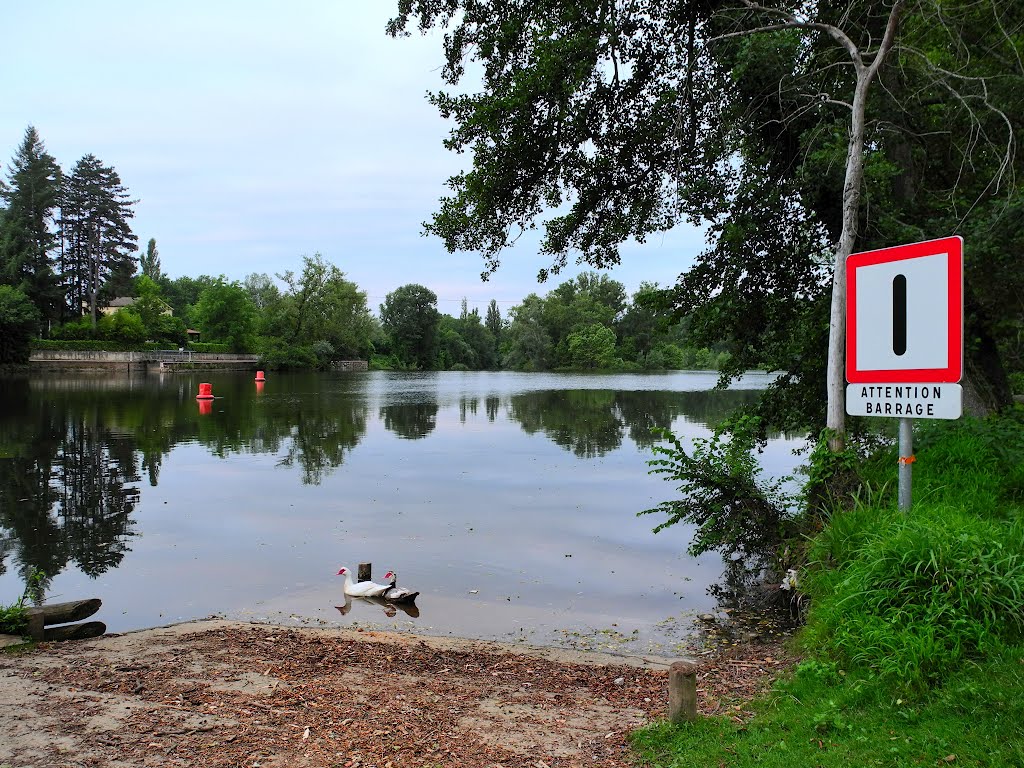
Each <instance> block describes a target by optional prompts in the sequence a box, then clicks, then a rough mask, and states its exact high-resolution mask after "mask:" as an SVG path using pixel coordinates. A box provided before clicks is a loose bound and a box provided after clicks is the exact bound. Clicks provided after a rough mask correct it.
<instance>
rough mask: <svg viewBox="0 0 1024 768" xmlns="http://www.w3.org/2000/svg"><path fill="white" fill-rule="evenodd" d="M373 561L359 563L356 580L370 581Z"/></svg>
mask: <svg viewBox="0 0 1024 768" xmlns="http://www.w3.org/2000/svg"><path fill="white" fill-rule="evenodd" d="M372 572H373V563H360V564H359V571H358V575H357V576H356V581H357V582H358V581H372V580H373V579H372V577H371V573H372Z"/></svg>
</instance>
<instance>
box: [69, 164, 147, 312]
mask: <svg viewBox="0 0 1024 768" xmlns="http://www.w3.org/2000/svg"><path fill="white" fill-rule="evenodd" d="M134 202H135V201H133V200H131V199H130V198H129V196H128V190H127V188H126V187H125V186H124V185H123V184H122V183H121V177H120V176H119V175H118V173H117V171H115V170H114V169H113V168H111V167H107V166H104V165H103V164H102V163H101V162H100V161H99V160H98V159H97V158H96V156H95V155H92V154H88V155H85V157H83V158H82V159H81V160H79V161H78V163H76V164H75V167H74V169H73V170H72V172H71V176H70V177H68V179H67V183H66V184H65V186H64V194H63V197H62V201H61V206H62V211H61V227H62V234H63V238H64V249H63V252H62V254H61V259H60V261H61V270H60V271H61V274H62V275H63V277H64V280H65V283H66V288H67V298H68V301H69V304H70V307H71V311H72V314H73V315H74V314H75V313H78V314H80V313H81V308H82V306H83V305H86V304H88V307H89V317H90V318H91V319H92V323H93V327H95V326H96V309H97V304H98V300H99V297H100V292H101V290H103V289H104V288H105V287H106V288H107V291H106V293H105V295H108V296H110V295H111V294H119V295H124V293H126V292H128V291H129V290H130V289H131V280H132V276H133V275H134V274H135V257H134V256H133V253H134V251H135V244H136V242H137V241H138V238H137V237H136V236H135V234H134V233H133V232H132V229H131V226H130V224H129V221H130V220H131V219H132V218H133V217H134V215H135V212H134V211H133V209H132V206H133V204H134Z"/></svg>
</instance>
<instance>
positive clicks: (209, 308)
mask: <svg viewBox="0 0 1024 768" xmlns="http://www.w3.org/2000/svg"><path fill="white" fill-rule="evenodd" d="M191 314H192V318H193V319H194V320H195V322H196V325H198V326H199V329H200V330H201V331H202V332H203V337H204V338H205V339H207V340H208V341H219V342H222V343H224V344H227V345H229V346H230V348H231V350H232V351H233V352H244V351H246V350H248V349H249V348H251V346H252V345H253V343H254V342H253V338H254V329H255V321H256V310H255V308H254V307H253V305H252V300H251V299H250V298H249V295H248V294H247V293H246V292H245V289H244V288H242V286H241V285H240V284H239V283H237V282H228V281H227V280H225V279H224V278H223V277H219V278H217V279H216V280H214V281H213V283H212V284H211V285H209V286H207V287H206V288H204V289H203V291H202V293H200V294H199V299H198V301H197V302H196V305H195V307H194V308H193V310H192V313H191Z"/></svg>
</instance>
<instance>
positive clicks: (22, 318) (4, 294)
mask: <svg viewBox="0 0 1024 768" xmlns="http://www.w3.org/2000/svg"><path fill="white" fill-rule="evenodd" d="M38 324H39V310H37V309H36V307H35V305H33V304H32V302H31V301H30V300H29V297H28V296H26V295H25V294H24V293H23V292H22V291H20V290H18V289H17V288H12V287H11V286H9V285H0V363H25V362H28V355H29V341H30V340H31V338H32V334H33V333H35V330H36V327H37V325H38Z"/></svg>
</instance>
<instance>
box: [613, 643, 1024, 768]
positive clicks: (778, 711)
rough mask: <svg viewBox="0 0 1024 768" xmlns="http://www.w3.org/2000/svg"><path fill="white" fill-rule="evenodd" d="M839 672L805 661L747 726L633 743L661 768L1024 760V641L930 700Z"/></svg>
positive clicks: (715, 722) (656, 735)
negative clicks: (902, 695)
mask: <svg viewBox="0 0 1024 768" xmlns="http://www.w3.org/2000/svg"><path fill="white" fill-rule="evenodd" d="M840 671H844V672H845V670H840V669H839V668H838V667H836V666H829V665H828V664H827V663H824V664H823V663H819V662H814V661H811V662H804V663H803V665H802V666H801V668H800V669H799V671H797V672H796V673H795V674H794V675H792V677H791V678H790V679H788V680H787V681H786V682H785V683H782V684H780V685H778V686H777V687H776V689H775V690H774V691H773V692H772V693H771V694H770V695H768V696H766V697H764V698H762V699H761V700H760V701H759V702H757V705H756V707H755V711H756V716H755V717H754V719H753V720H752V721H751V722H750V723H748V724H747V725H745V726H743V727H739V726H737V725H736V724H735V723H734V722H733V721H731V720H727V719H724V718H707V719H703V720H701V721H699V722H697V723H695V724H693V725H680V726H672V725H669V724H667V723H660V724H657V725H654V726H652V727H649V728H645V729H643V730H641V731H638V732H637V733H636V734H634V737H633V746H634V749H635V750H636V752H637V754H638V756H639V757H640V758H641V765H650V766H661V767H663V768H695V767H696V766H701V767H703V766H708V767H709V768H717V766H730V768H732V767H736V768H742V767H744V766H758V767H759V768H773V767H774V766H778V768H804V767H805V766H822V768H831V767H832V766H835V768H854V767H855V766H893V767H895V766H937V765H947V764H949V765H954V766H992V767H993V768H994V767H995V766H1021V765H1024V647H1021V646H1018V647H1016V648H1004V649H1003V651H1002V653H1001V654H999V655H998V656H995V657H993V658H990V659H988V660H986V661H985V662H983V663H981V664H977V665H975V664H972V665H969V666H966V667H964V668H961V669H959V671H957V672H956V673H954V674H952V675H951V676H950V677H949V678H948V679H947V680H946V683H945V685H944V686H943V687H942V689H941V690H939V691H936V692H934V693H933V694H932V695H931V696H929V697H927V699H926V700H905V699H902V698H900V697H899V696H895V697H894V696H893V694H892V692H891V691H890V690H889V689H888V688H887V687H886V686H885V685H881V684H879V682H878V681H877V679H872V678H870V677H864V676H861V675H857V674H856V673H849V672H848V673H846V674H845V675H840V674H839V672H840ZM950 755H955V756H956V757H955V760H954V761H949V762H948V763H947V762H944V761H945V760H946V759H947V758H948V757H949V756H950Z"/></svg>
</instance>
